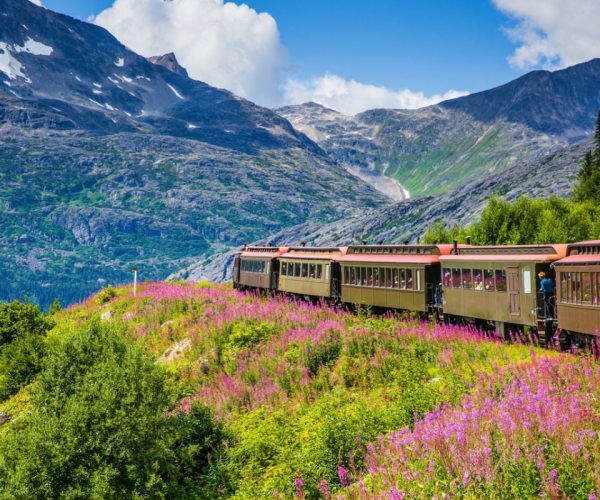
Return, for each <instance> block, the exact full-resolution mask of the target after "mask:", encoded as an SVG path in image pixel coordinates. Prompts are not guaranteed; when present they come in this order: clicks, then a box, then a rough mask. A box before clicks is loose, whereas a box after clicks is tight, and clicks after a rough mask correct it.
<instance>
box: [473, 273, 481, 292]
mask: <svg viewBox="0 0 600 500" xmlns="http://www.w3.org/2000/svg"><path fill="white" fill-rule="evenodd" d="M473 289H475V290H483V271H482V270H481V269H473Z"/></svg>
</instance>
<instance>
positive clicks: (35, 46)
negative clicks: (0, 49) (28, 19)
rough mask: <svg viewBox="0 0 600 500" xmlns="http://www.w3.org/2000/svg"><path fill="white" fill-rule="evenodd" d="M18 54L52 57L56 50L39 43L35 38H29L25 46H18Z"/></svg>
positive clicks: (16, 48)
mask: <svg viewBox="0 0 600 500" xmlns="http://www.w3.org/2000/svg"><path fill="white" fill-rule="evenodd" d="M15 50H16V51H17V52H28V53H29V54H33V55H34V56H49V55H52V52H54V49H53V48H52V47H50V46H49V45H45V44H43V43H42V42H38V41H36V40H34V39H33V38H31V37H29V38H28V39H27V41H26V42H25V44H24V45H23V46H18V45H17V46H16V47H15Z"/></svg>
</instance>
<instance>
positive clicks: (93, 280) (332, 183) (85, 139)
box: [0, 0, 389, 305]
mask: <svg viewBox="0 0 600 500" xmlns="http://www.w3.org/2000/svg"><path fill="white" fill-rule="evenodd" d="M0 20H1V22H0V137H1V139H0V255H1V257H0V275H1V276H2V278H3V279H2V280H0V300H9V299H13V298H17V297H22V296H23V295H27V296H28V297H29V298H30V299H31V300H34V301H39V302H41V303H42V304H43V305H47V304H48V303H49V302H50V301H52V300H53V298H54V297H58V298H59V299H60V300H61V301H62V302H63V303H72V302H74V301H78V300H81V299H83V298H84V297H86V296H87V295H89V294H90V293H92V292H94V291H96V290H97V289H98V288H99V287H101V286H104V285H106V284H108V283H112V284H116V283H121V282H124V281H126V280H128V279H130V274H131V273H130V267H131V266H132V265H137V266H138V268H139V269H140V278H141V279H150V280H153V279H160V278H164V277H165V276H167V275H168V274H169V273H171V272H173V271H175V270H177V269H180V268H181V267H184V266H187V265H189V264H190V263H192V262H194V261H195V260H196V259H199V258H200V259H202V258H204V257H206V256H209V255H212V254H215V253H219V252H224V251H227V250H228V249H230V248H232V247H235V246H238V245H241V244H243V243H244V242H250V241H253V240H256V239H260V238H264V237H266V236H268V235H269V234H271V233H275V232H278V231H280V230H282V229H283V228H286V227H290V226H294V225H297V224H300V223H304V222H306V221H309V220H311V221H315V222H316V223H319V224H325V223H328V222H331V221H333V220H336V219H339V218H342V217H343V216H344V215H345V214H347V213H349V212H353V211H355V210H358V211H360V210H363V209H370V208H374V207H378V206H382V205H384V204H386V203H387V202H388V201H389V199H388V198H386V197H384V196H383V195H380V194H379V193H378V192H377V191H376V190H374V189H372V188H371V187H370V186H368V185H367V184H365V183H363V182H362V181H361V180H360V179H358V178H356V177H354V176H352V175H350V174H349V173H348V172H347V171H346V170H344V169H343V168H341V167H340V166H339V165H337V164H336V163H335V162H333V161H332V160H331V159H329V157H328V156H327V155H326V154H325V152H324V151H323V150H322V149H321V148H320V147H319V146H318V145H317V144H316V143H314V142H313V141H311V140H310V139H309V138H308V137H306V136H305V135H304V134H302V133H300V132H298V131H296V130H295V129H294V128H293V127H292V126H291V124H290V123H289V122H288V121H287V120H286V119H284V118H282V117H281V116H279V115H278V114H276V113H274V112H272V111H271V110H268V109H265V108H262V107H260V106H257V105H255V104H253V103H251V102H249V101H247V100H245V99H242V98H239V97H237V96H235V95H234V94H232V93H231V92H228V91H226V90H221V89H216V88H214V87H211V86H209V85H207V84H205V83H202V82H198V81H195V80H192V79H190V78H188V77H187V76H186V74H185V71H184V70H182V68H181V67H180V66H179V64H178V63H177V61H176V59H175V58H174V57H173V56H171V55H169V54H167V55H165V56H162V57H159V58H153V59H152V61H150V60H147V59H145V58H143V57H141V56H139V55H137V54H135V53H133V52H131V51H130V50H129V49H127V48H126V47H124V46H123V45H122V44H121V43H119V42H118V41H117V40H116V39H115V38H114V37H113V36H112V35H110V34H109V33H108V32H107V31H105V30H104V29H102V28H99V27H97V26H94V25H91V24H88V23H84V22H81V21H78V20H75V19H72V18H70V17H68V16H63V15H60V14H57V13H54V12H52V11H50V10H47V9H44V8H40V7H37V6H35V5H34V4H33V3H31V2H29V1H25V0H0Z"/></svg>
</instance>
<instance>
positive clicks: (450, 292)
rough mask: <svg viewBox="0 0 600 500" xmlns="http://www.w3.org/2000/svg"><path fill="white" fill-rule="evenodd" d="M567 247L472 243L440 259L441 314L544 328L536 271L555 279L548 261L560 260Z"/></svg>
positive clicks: (503, 328) (503, 327) (503, 329)
mask: <svg viewBox="0 0 600 500" xmlns="http://www.w3.org/2000/svg"><path fill="white" fill-rule="evenodd" d="M565 255H566V245H518V246H472V247H462V248H455V249H453V251H452V254H451V255H443V256H441V257H440V262H441V267H442V287H443V307H444V317H447V318H450V319H455V318H464V319H467V320H470V321H474V322H476V323H479V324H483V323H487V324H489V325H492V326H494V328H495V330H496V333H497V334H498V335H499V336H502V337H504V336H505V335H506V334H507V333H508V332H509V331H515V330H517V329H518V330H523V329H524V327H532V328H534V329H535V330H536V331H539V330H540V329H541V330H542V331H544V328H545V326H544V324H543V319H544V318H543V317H540V316H542V315H540V314H539V313H540V308H541V304H540V301H539V299H538V294H537V290H538V289H539V280H538V273H540V272H542V271H543V272H545V273H546V274H547V275H548V276H549V277H550V278H552V279H554V270H553V269H552V268H551V264H552V263H554V262H556V261H558V260H559V259H562V258H564V257H565Z"/></svg>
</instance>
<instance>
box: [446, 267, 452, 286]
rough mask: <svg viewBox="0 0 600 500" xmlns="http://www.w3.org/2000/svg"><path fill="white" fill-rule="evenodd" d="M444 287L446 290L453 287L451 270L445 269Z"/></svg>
mask: <svg viewBox="0 0 600 500" xmlns="http://www.w3.org/2000/svg"><path fill="white" fill-rule="evenodd" d="M444 286H445V287H446V288H451V287H452V275H451V274H450V269H444Z"/></svg>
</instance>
